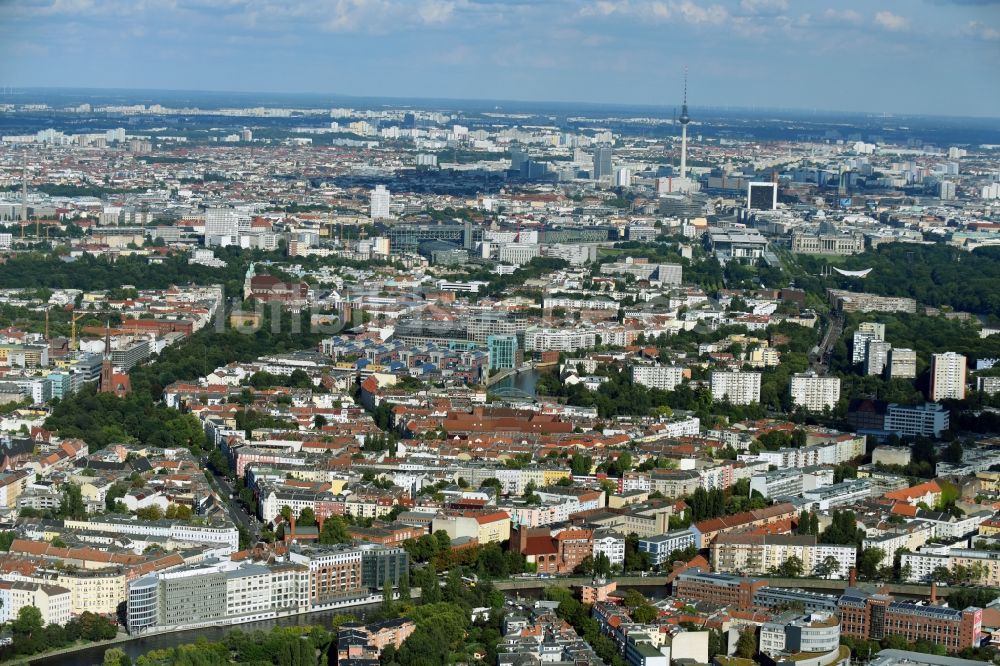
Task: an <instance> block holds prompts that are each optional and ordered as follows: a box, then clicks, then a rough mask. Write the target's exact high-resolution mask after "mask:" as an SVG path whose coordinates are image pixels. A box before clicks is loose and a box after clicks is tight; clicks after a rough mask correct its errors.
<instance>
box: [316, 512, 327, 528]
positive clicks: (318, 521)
mask: <svg viewBox="0 0 1000 666" xmlns="http://www.w3.org/2000/svg"><path fill="white" fill-rule="evenodd" d="M324 520H326V515H325V514H323V513H320V514H319V515H318V516H316V524H317V525H319V531H320V532H322V531H323V521H324Z"/></svg>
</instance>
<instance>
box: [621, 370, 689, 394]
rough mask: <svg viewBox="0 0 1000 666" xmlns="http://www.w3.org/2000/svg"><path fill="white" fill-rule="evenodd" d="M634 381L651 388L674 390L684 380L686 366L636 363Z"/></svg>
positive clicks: (633, 372) (633, 373)
mask: <svg viewBox="0 0 1000 666" xmlns="http://www.w3.org/2000/svg"><path fill="white" fill-rule="evenodd" d="M632 381H633V382H635V383H636V384H642V385H643V386H648V387H649V388H657V389H662V390H664V391H673V390H674V389H675V388H676V387H677V385H678V384H680V383H681V382H683V381H684V368H682V367H680V366H670V365H634V366H632Z"/></svg>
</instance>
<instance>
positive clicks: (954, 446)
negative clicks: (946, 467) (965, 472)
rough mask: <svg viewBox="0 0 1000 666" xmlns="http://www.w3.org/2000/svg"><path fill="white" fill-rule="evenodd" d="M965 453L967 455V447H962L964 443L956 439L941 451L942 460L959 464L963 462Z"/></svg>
mask: <svg viewBox="0 0 1000 666" xmlns="http://www.w3.org/2000/svg"><path fill="white" fill-rule="evenodd" d="M963 455H965V449H964V448H963V447H962V443H961V442H960V441H958V440H957V439H956V440H955V441H953V442H952V443H951V444H949V445H948V446H946V447H945V448H944V450H943V451H942V452H941V460H942V461H944V462H947V463H952V464H953V465H958V464H961V462H962V456H963Z"/></svg>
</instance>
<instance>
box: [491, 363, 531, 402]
mask: <svg viewBox="0 0 1000 666" xmlns="http://www.w3.org/2000/svg"><path fill="white" fill-rule="evenodd" d="M538 375H539V373H538V370H536V369H535V368H531V369H529V370H523V371H521V372H518V373H516V374H512V375H509V376H507V377H504V378H503V379H501V380H500V381H498V382H497V383H496V384H494V388H513V389H517V390H518V391H524V392H525V393H527V394H528V395H531V396H534V395H535V386H536V385H537V384H538Z"/></svg>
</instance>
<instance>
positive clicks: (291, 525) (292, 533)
mask: <svg viewBox="0 0 1000 666" xmlns="http://www.w3.org/2000/svg"><path fill="white" fill-rule="evenodd" d="M288 525H289V530H290V531H289V533H288V534H286V535H285V536H286V537H287V538H286V539H285V540H286V541H295V514H294V513H292V516H291V518H289V519H288Z"/></svg>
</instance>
